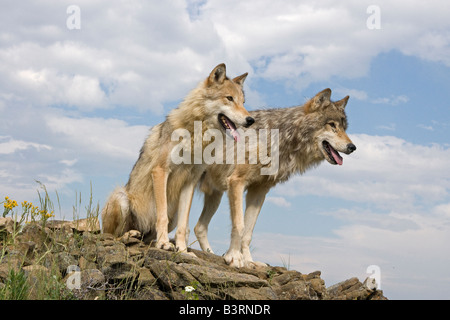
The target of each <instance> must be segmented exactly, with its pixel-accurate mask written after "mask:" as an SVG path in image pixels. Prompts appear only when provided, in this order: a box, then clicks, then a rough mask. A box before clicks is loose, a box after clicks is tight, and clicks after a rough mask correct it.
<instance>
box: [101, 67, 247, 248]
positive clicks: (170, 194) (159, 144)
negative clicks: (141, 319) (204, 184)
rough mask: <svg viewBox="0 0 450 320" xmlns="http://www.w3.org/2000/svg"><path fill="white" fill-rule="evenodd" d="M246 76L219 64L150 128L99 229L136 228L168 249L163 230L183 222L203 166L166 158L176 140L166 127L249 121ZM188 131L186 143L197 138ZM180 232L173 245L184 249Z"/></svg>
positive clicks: (218, 126) (122, 230)
mask: <svg viewBox="0 0 450 320" xmlns="http://www.w3.org/2000/svg"><path fill="white" fill-rule="evenodd" d="M246 77H247V73H244V74H243V75H241V76H238V77H236V78H234V79H229V78H228V77H227V75H226V67H225V64H219V65H218V66H216V67H215V68H214V69H213V70H212V71H211V73H210V74H209V76H208V77H207V78H206V79H205V80H204V81H202V82H200V83H199V85H198V86H197V87H196V88H195V89H193V90H192V91H191V92H190V93H189V94H188V95H187V96H186V97H185V99H184V100H183V101H182V102H181V103H180V104H179V106H178V107H177V108H175V109H173V110H172V111H171V112H170V113H169V114H168V115H167V117H166V120H165V121H164V122H162V123H160V124H158V125H156V126H154V127H153V128H152V129H151V131H150V134H149V136H148V137H147V139H146V140H145V142H144V145H143V147H142V148H141V151H140V155H139V158H138V160H137V162H136V163H135V165H134V167H133V169H132V171H131V173H130V176H129V180H128V183H127V184H126V185H125V186H124V187H118V188H116V189H115V190H114V191H113V192H112V194H111V195H110V197H109V198H108V200H107V202H106V204H105V206H104V208H103V210H102V213H101V216H102V221H103V226H102V229H103V232H106V233H112V234H114V235H115V236H117V237H118V236H121V235H123V234H124V233H125V232H128V231H130V230H137V231H138V232H140V233H141V234H142V235H143V237H144V241H146V242H150V241H154V242H155V245H156V247H157V248H162V249H165V250H169V249H172V247H173V246H172V244H171V243H170V242H169V237H168V233H169V232H170V231H172V230H173V229H174V228H175V226H177V225H186V226H187V219H188V216H189V210H190V206H191V201H192V196H193V192H194V189H195V185H196V184H197V183H198V180H199V179H200V177H201V175H202V173H203V172H204V170H205V168H206V164H205V163H200V164H194V162H193V161H190V163H184V164H175V163H173V161H171V152H172V151H173V148H174V146H175V145H176V144H177V142H176V141H172V139H171V136H172V133H173V132H174V131H176V130H177V129H184V130H188V131H189V132H192V133H193V130H194V122H201V125H202V130H208V129H213V128H214V129H220V130H223V131H226V130H228V131H230V130H231V131H233V130H234V131H235V130H236V129H237V128H239V127H242V126H249V125H251V124H252V123H253V122H254V119H253V118H252V117H250V114H249V113H248V111H247V110H246V109H245V108H244V92H243V84H244V80H245V78H246ZM234 131H233V132H234ZM234 135H236V133H234ZM190 137H191V139H190V140H189V141H188V143H190V144H192V145H194V144H198V142H197V141H195V139H201V136H198V135H197V136H195V135H190ZM200 145H201V146H202V147H203V148H204V147H205V146H206V145H207V142H206V141H202V140H200ZM184 221H186V222H184ZM185 234H186V230H181V228H178V229H177V232H176V234H175V245H176V247H177V248H178V249H179V250H180V251H183V250H186V237H185ZM180 235H182V236H180Z"/></svg>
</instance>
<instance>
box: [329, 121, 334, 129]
mask: <svg viewBox="0 0 450 320" xmlns="http://www.w3.org/2000/svg"><path fill="white" fill-rule="evenodd" d="M328 124H329V125H330V127H332V128H334V129H336V124H335V123H334V122H328Z"/></svg>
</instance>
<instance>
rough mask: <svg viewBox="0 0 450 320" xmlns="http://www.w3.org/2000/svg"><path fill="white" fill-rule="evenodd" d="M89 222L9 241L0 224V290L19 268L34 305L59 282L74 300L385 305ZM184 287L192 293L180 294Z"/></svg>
mask: <svg viewBox="0 0 450 320" xmlns="http://www.w3.org/2000/svg"><path fill="white" fill-rule="evenodd" d="M83 220H85V221H83ZM91 222H92V221H87V220H86V219H82V220H78V221H77V222H73V221H47V224H46V226H47V227H43V226H42V224H38V223H31V224H27V225H25V226H24V227H23V229H22V231H21V232H20V233H18V234H17V235H15V236H14V241H12V233H11V230H14V228H13V226H14V225H13V223H14V222H13V221H12V220H11V219H4V218H3V219H0V232H3V233H2V236H3V238H0V248H1V251H0V288H2V287H3V288H4V287H5V283H8V279H9V277H10V276H11V270H14V271H15V272H16V273H17V272H20V271H21V270H23V272H24V274H25V275H26V278H27V279H28V280H27V281H29V283H30V288H32V289H30V294H29V295H27V296H28V297H31V298H36V299H45V296H42V295H43V294H45V292H46V291H45V290H47V289H45V290H44V291H42V290H41V289H39V288H40V287H39V286H38V284H41V287H42V284H45V283H46V282H48V283H49V284H52V285H53V284H54V282H55V281H60V283H61V284H60V285H59V287H58V286H57V288H58V289H56V290H59V291H61V290H63V288H66V290H70V292H71V297H75V298H77V299H153V300H167V299H184V300H185V299H200V300H202V299H208V300H209V299H239V300H245V299H248V300H282V299H284V300H324V299H350V300H363V299H369V300H370V299H386V298H385V297H384V296H383V293H382V291H380V290H376V285H374V284H373V283H372V282H371V281H370V280H371V279H366V281H364V283H361V282H360V281H359V280H358V279H357V278H350V279H348V280H345V281H342V282H340V283H338V284H336V285H334V286H331V287H329V288H328V289H327V288H326V286H325V281H324V280H323V279H322V278H321V272H320V271H314V272H311V273H308V274H302V273H301V272H299V271H295V270H287V269H286V268H284V267H277V266H275V267H272V266H267V267H258V268H255V269H247V268H241V269H237V268H232V267H230V266H228V265H227V264H226V263H225V261H224V259H223V257H220V256H217V255H214V254H211V253H207V252H202V251H198V250H194V249H188V253H183V252H182V253H180V252H173V251H166V250H161V249H157V248H153V247H151V246H148V245H146V244H145V243H144V242H142V241H141V238H140V237H141V235H140V234H139V233H137V232H129V233H127V234H125V235H124V236H122V237H120V238H115V237H114V236H113V235H111V234H100V233H98V230H99V229H98V228H97V227H98V226H97V225H96V221H95V220H94V224H92V223H91ZM97 222H98V221H97ZM11 228H13V229H11ZM16 230H19V229H16ZM89 230H91V231H89ZM8 237H11V238H8ZM7 238H8V239H9V240H8V241H5V240H6V239H7ZM68 268H70V270H71V271H70V272H69V271H68ZM73 270H75V273H74V271H73ZM69 277H81V278H78V279H79V285H78V287H77V288H74V287H73V286H72V285H70V286H69V285H68V284H67V283H66V282H65V281H68V280H74V278H69ZM187 286H191V287H193V288H195V289H194V291H192V293H190V292H187V291H186V287H187ZM69 287H70V288H69ZM33 290H34V291H33ZM39 290H41V292H39ZM56 296H61V295H56Z"/></svg>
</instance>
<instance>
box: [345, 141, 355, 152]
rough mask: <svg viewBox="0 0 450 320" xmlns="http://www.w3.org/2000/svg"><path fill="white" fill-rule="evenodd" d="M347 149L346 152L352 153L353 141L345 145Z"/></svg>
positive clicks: (353, 148)
mask: <svg viewBox="0 0 450 320" xmlns="http://www.w3.org/2000/svg"><path fill="white" fill-rule="evenodd" d="M347 150H348V153H352V152H353V151H355V150H356V146H355V145H354V144H353V143H349V144H348V145H347Z"/></svg>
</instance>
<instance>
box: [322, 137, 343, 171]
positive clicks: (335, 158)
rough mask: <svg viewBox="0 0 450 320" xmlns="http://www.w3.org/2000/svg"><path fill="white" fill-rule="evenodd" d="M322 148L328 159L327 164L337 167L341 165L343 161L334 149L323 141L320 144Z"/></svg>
mask: <svg viewBox="0 0 450 320" xmlns="http://www.w3.org/2000/svg"><path fill="white" fill-rule="evenodd" d="M322 146H323V149H324V150H325V152H326V153H327V155H328V158H329V162H330V163H331V164H338V165H340V166H341V165H342V163H343V161H344V159H342V157H341V155H340V154H339V152H337V151H336V149H334V148H333V147H332V146H331V144H329V143H328V141H325V140H324V141H323V142H322Z"/></svg>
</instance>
